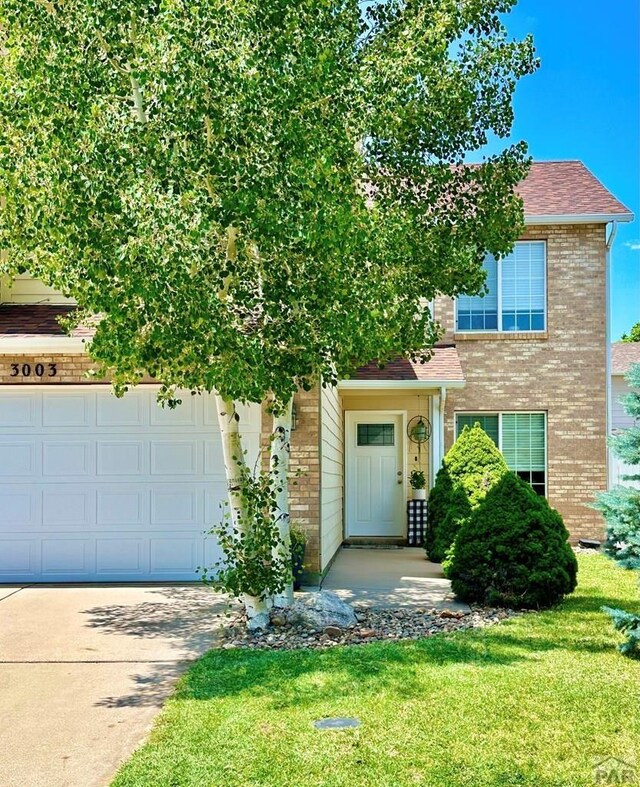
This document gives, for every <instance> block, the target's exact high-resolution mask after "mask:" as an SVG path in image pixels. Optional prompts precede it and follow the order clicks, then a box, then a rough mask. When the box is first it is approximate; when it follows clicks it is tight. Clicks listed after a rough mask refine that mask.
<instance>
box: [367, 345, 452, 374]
mask: <svg viewBox="0 0 640 787" xmlns="http://www.w3.org/2000/svg"><path fill="white" fill-rule="evenodd" d="M354 379H356V380H419V381H423V382H434V383H440V382H464V375H463V374H462V367H461V366H460V358H459V357H458V351H457V350H456V348H455V347H434V349H433V357H432V358H431V360H430V361H428V362H427V363H417V362H414V361H409V360H407V359H406V358H398V359H397V360H395V361H389V362H388V363H387V364H386V365H385V366H384V367H383V368H382V369H381V368H380V367H379V366H378V364H377V363H375V362H372V363H368V364H367V365H366V366H361V367H360V368H359V369H358V370H357V371H356V373H355V375H354Z"/></svg>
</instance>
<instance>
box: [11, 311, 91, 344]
mask: <svg viewBox="0 0 640 787" xmlns="http://www.w3.org/2000/svg"><path fill="white" fill-rule="evenodd" d="M74 309H75V306H62V305H57V306H54V305H51V304H40V303H38V304H3V305H1V306H0V337H1V336H5V337H6V336H12V337H28V336H68V335H69V334H67V333H66V332H65V331H63V330H62V328H61V327H60V323H59V322H58V317H66V316H67V315H68V314H71V312H72V311H74ZM93 333H94V331H93V329H92V328H91V327H89V326H87V327H82V326H81V327H79V328H76V329H75V330H74V331H73V332H72V333H71V336H74V337H85V336H86V337H89V336H92V335H93Z"/></svg>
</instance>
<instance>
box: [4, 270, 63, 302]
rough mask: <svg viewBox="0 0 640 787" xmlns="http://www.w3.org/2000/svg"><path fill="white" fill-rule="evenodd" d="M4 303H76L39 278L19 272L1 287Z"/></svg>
mask: <svg viewBox="0 0 640 787" xmlns="http://www.w3.org/2000/svg"><path fill="white" fill-rule="evenodd" d="M1 291H2V294H1V298H2V302H3V303H74V301H73V299H72V298H65V296H64V295H63V294H62V293H61V292H59V291H58V290H54V289H53V287H47V285H46V284H44V283H43V282H41V281H40V280H39V279H34V278H32V277H31V276H29V274H27V273H19V274H17V275H16V276H14V278H13V279H12V280H11V281H8V282H6V283H4V284H3V286H2V288H1Z"/></svg>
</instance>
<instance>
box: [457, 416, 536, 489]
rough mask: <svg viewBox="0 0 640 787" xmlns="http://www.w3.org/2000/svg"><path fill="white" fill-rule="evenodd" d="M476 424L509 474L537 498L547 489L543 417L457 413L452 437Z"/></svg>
mask: <svg viewBox="0 0 640 787" xmlns="http://www.w3.org/2000/svg"><path fill="white" fill-rule="evenodd" d="M476 423H479V424H480V426H481V427H482V428H483V429H484V431H485V432H486V433H487V434H488V435H489V437H490V438H491V439H492V440H493V442H494V443H495V444H496V445H497V446H498V448H499V449H500V451H502V454H503V456H504V458H505V461H506V463H507V465H508V466H509V469H510V470H513V471H514V472H515V473H517V474H518V475H519V476H520V478H522V479H523V480H525V481H527V482H528V483H530V484H531V486H532V487H533V490H534V491H535V492H537V494H539V495H543V496H544V495H545V494H546V489H547V462H546V458H547V429H546V418H545V414H544V413H464V414H463V413H458V414H457V415H456V436H458V435H459V434H460V432H462V430H463V429H464V427H465V426H473V425H474V424H476Z"/></svg>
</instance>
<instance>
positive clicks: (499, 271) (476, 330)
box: [453, 239, 549, 336]
mask: <svg viewBox="0 0 640 787" xmlns="http://www.w3.org/2000/svg"><path fill="white" fill-rule="evenodd" d="M524 243H542V244H544V327H542V328H536V330H535V331H533V330H532V331H527V330H517V331H505V330H503V329H502V260H501V259H500V260H498V259H496V265H497V279H498V306H497V309H498V327H497V328H463V329H460V328H458V298H456V299H455V308H454V314H453V320H454V332H455V333H460V334H464V333H473V334H477V333H493V334H496V333H504V334H506V335H507V336H508V335H510V334H514V333H526V334H529V335H534V334H541V333H546V332H547V312H548V310H549V303H548V295H547V292H548V286H547V285H548V283H549V275H548V263H547V241H546V240H542V239H541V240H519V241H516V242H515V244H514V248H515V246H520V245H522V244H524Z"/></svg>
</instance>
